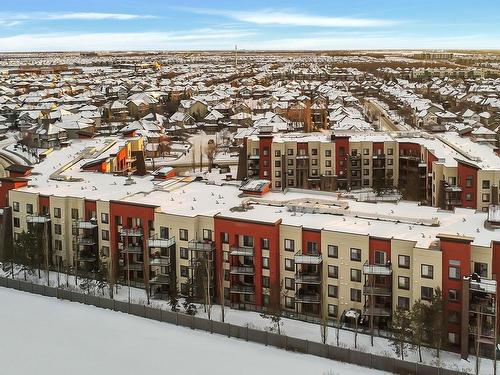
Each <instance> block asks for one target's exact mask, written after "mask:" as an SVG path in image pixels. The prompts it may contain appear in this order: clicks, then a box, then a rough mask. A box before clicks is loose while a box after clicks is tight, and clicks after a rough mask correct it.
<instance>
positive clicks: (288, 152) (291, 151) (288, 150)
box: [286, 148, 293, 156]
mask: <svg viewBox="0 0 500 375" xmlns="http://www.w3.org/2000/svg"><path fill="white" fill-rule="evenodd" d="M286 154H287V155H289V156H292V155H293V148H289V149H287V150H286Z"/></svg>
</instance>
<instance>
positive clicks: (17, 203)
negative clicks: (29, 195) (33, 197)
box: [12, 202, 19, 212]
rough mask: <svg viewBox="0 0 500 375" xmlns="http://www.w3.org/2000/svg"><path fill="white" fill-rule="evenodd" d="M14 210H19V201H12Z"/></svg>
mask: <svg viewBox="0 0 500 375" xmlns="http://www.w3.org/2000/svg"><path fill="white" fill-rule="evenodd" d="M12 210H13V211H14V212H19V202H12Z"/></svg>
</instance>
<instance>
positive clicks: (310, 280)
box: [295, 272, 321, 284]
mask: <svg viewBox="0 0 500 375" xmlns="http://www.w3.org/2000/svg"><path fill="white" fill-rule="evenodd" d="M295 284H321V277H320V275H319V274H314V273H303V272H297V273H296V274H295Z"/></svg>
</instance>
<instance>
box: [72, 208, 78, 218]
mask: <svg viewBox="0 0 500 375" xmlns="http://www.w3.org/2000/svg"><path fill="white" fill-rule="evenodd" d="M78 217H79V216H78V208H72V209H71V218H72V219H73V220H78Z"/></svg>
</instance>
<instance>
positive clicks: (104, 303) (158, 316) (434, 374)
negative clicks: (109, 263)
mask: <svg viewBox="0 0 500 375" xmlns="http://www.w3.org/2000/svg"><path fill="white" fill-rule="evenodd" d="M0 287H6V288H11V289H16V290H21V291H24V292H29V293H34V294H39V295H43V296H48V297H56V298H59V299H62V300H68V301H73V302H79V303H83V304H86V305H91V306H95V307H99V308H103V309H109V310H113V311H119V312H123V313H127V314H131V315H135V316H139V317H142V318H147V319H152V320H156V321H159V322H165V323H170V324H175V325H177V326H182V327H187V328H190V329H196V330H200V331H205V332H210V333H216V334H219V335H224V336H227V337H233V338H237V339H241V340H245V341H251V342H255V343H259V344H263V345H266V346H267V345H269V346H273V347H276V348H279V349H285V350H289V351H295V352H300V353H304V354H310V355H314V356H317V357H323V358H328V359H332V360H335V361H341V362H346V363H351V364H354V365H358V366H363V367H369V368H372V369H376V370H382V371H388V372H392V373H396V374H401V375H424V374H425V375H463V374H465V373H463V372H458V371H454V370H448V369H443V368H437V367H432V366H429V365H424V364H420V363H414V362H407V361H402V360H399V359H396V358H389V357H384V356H380V355H376V354H371V353H366V352H360V351H357V350H352V349H347V348H342V347H338V346H332V345H328V344H322V343H319V342H314V341H308V340H303V339H300V338H296V337H289V336H285V335H278V334H276V333H272V332H268V331H262V330H257V329H253V328H249V327H245V326H238V325H234V324H230V323H222V322H218V321H214V320H209V319H205V318H199V317H196V316H191V315H187V314H183V313H178V312H172V311H167V310H162V309H157V308H152V307H148V306H144V305H139V304H133V303H127V302H122V301H115V300H112V299H109V298H105V297H99V296H94V295H89V294H83V293H78V292H73V291H69V290H64V289H60V288H53V287H48V286H44V285H38V284H32V283H28V282H24V281H20V280H15V279H9V278H6V277H0Z"/></svg>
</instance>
